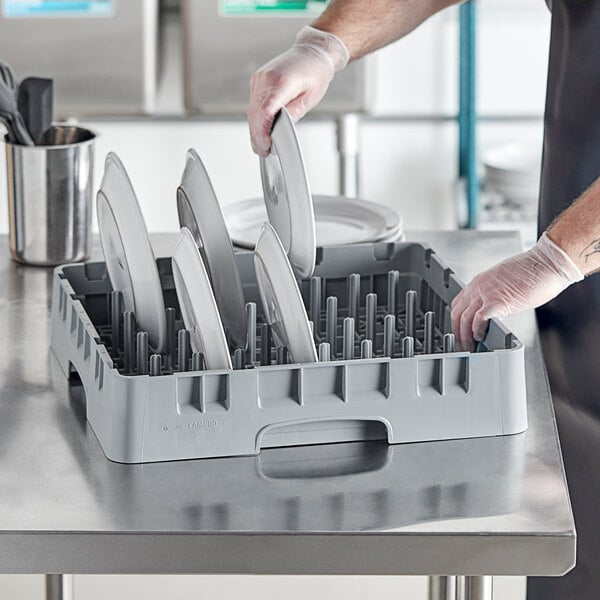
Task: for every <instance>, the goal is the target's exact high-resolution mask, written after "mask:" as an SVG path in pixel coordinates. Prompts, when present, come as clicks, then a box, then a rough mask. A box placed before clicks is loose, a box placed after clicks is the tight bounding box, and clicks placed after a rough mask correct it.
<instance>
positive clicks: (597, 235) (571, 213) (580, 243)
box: [548, 179, 600, 275]
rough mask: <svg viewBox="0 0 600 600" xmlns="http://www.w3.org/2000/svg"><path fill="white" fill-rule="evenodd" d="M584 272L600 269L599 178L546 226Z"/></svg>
mask: <svg viewBox="0 0 600 600" xmlns="http://www.w3.org/2000/svg"><path fill="white" fill-rule="evenodd" d="M548 237H549V238H550V239H551V240H552V241H553V242H554V243H555V244H557V245H558V246H560V247H561V248H562V249H563V250H564V251H565V252H566V253H567V254H568V255H569V256H570V257H571V259H572V260H573V262H574V263H575V264H576V265H577V267H578V268H579V270H580V271H581V272H582V273H583V274H584V275H589V274H590V273H595V272H596V271H598V270H600V179H598V180H597V181H596V182H595V183H594V184H593V185H592V186H591V187H590V188H588V190H587V191H586V192H584V194H583V195H582V196H581V197H580V198H579V200H577V202H575V203H574V204H573V205H572V206H570V207H569V208H567V210H565V212H563V213H562V214H561V215H560V216H559V217H558V218H557V219H556V220H555V221H554V222H553V223H552V224H551V225H550V227H548Z"/></svg>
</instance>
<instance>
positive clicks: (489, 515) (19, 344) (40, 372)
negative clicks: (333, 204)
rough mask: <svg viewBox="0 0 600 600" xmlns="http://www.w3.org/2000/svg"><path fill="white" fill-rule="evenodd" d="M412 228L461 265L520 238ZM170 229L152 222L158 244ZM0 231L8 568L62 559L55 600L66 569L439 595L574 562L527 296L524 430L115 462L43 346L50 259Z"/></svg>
mask: <svg viewBox="0 0 600 600" xmlns="http://www.w3.org/2000/svg"><path fill="white" fill-rule="evenodd" d="M408 237H409V239H414V240H419V241H424V242H427V243H429V244H430V245H431V246H432V247H433V248H434V249H435V250H437V251H438V252H439V254H440V256H442V257H443V258H444V259H445V260H446V262H447V263H448V264H449V265H450V266H452V267H453V268H454V269H455V270H456V271H457V272H458V274H459V275H460V276H462V277H463V278H464V279H469V278H470V277H472V276H473V275H474V274H475V273H476V272H478V271H479V270H481V269H483V268H485V267H487V266H488V265H490V264H493V263H494V262H496V261H497V260H499V259H501V258H503V257H505V256H507V255H509V254H513V253H515V252H517V251H518V250H519V246H520V243H519V240H518V236H517V235H516V234H506V233H484V232H477V231H460V232H444V233H431V232H428V233H425V232H421V233H410V234H409V235H408ZM174 239H175V236H173V235H166V234H165V235H156V236H153V244H154V245H155V248H156V249H157V255H163V256H164V255H169V254H170V253H171V251H172V247H173V243H174ZM0 248H2V250H1V251H0V258H1V260H0V269H1V274H0V275H1V277H2V280H3V282H4V285H3V287H2V289H1V291H0V331H1V332H2V333H1V335H2V344H1V345H0V472H2V474H3V481H4V485H3V487H2V491H1V492H0V572H4V573H49V574H52V575H49V576H48V578H47V592H48V593H47V596H48V598H49V599H52V600H55V599H63V600H64V599H66V598H69V597H70V595H69V594H70V593H71V590H72V583H71V582H72V579H71V577H70V576H61V575H60V574H61V573H113V574H118V573H138V574H143V573H170V574H178V573H207V574H208V573H213V574H216V573H222V574H226V573H253V574H315V575H318V574H331V575H334V574H338V575H344V574H363V575H378V574H381V575H390V574H395V575H436V576H440V577H435V578H433V579H432V586H431V596H430V597H431V598H432V599H440V600H441V599H442V598H443V599H446V600H447V599H448V598H454V597H455V596H456V597H458V598H460V599H461V600H462V599H486V600H489V599H490V598H491V597H492V581H491V576H493V575H561V574H563V573H565V572H567V571H568V570H569V569H570V568H572V566H573V564H574V561H575V528H574V522H573V516H572V513H571V508H570V503H569V498H568V491H567V487H566V482H565V475H564V469H563V465H562V459H561V455H560V449H559V444H558V437H557V431H556V424H555V420H554V412H553V408H552V402H551V397H550V392H549V388H548V383H547V378H546V372H545V368H544V364H543V359H542V356H541V351H540V346H539V340H538V337H537V332H536V327H535V319H534V316H533V314H532V313H528V314H524V315H521V316H519V317H515V318H512V319H511V321H510V322H509V326H510V327H511V328H512V329H513V330H514V331H515V333H517V335H518V336H519V337H520V339H521V340H522V341H523V342H524V343H525V345H526V361H527V365H526V372H527V393H528V402H529V430H528V431H527V432H525V433H523V434H520V435H517V436H504V437H496V438H480V439H472V440H455V441H448V442H435V443H421V444H404V445H395V446H387V444H384V443H381V442H370V443H365V444H340V445H338V444H335V445H329V446H313V447H304V448H291V449H274V450H267V451H263V452H262V453H261V455H260V456H259V457H241V458H234V459H216V460H206V461H180V462H174V463H164V464H149V465H148V464H147V465H119V464H116V463H111V462H110V461H108V460H107V459H106V458H105V457H104V455H103V454H102V451H101V449H100V447H99V445H98V442H97V440H96V439H95V436H94V434H93V432H92V431H91V429H90V427H89V426H88V425H87V422H86V420H85V409H84V404H83V397H84V395H83V391H82V389H81V386H77V385H76V384H68V382H67V381H65V378H64V376H63V375H62V373H61V372H60V370H59V367H58V365H57V364H56V361H55V360H54V358H53V357H52V356H51V355H50V353H49V350H48V345H49V304H50V295H49V289H50V285H51V281H52V275H51V272H50V271H49V270H43V269H38V268H32V267H23V266H19V265H16V264H14V263H11V261H10V259H9V254H8V244H7V240H6V237H4V238H3V239H1V240H0ZM97 252H98V250H97V249H96V253H97ZM96 256H99V255H98V254H96ZM327 461H329V462H327ZM323 464H326V465H330V464H332V465H334V466H335V468H336V469H337V468H338V467H339V468H341V471H340V472H337V471H335V469H334V470H333V471H332V472H331V473H330V472H329V471H327V472H326V473H323V472H322V465H323ZM328 468H329V467H328ZM320 469H321V470H320ZM349 469H350V470H349ZM282 473H283V475H282ZM289 473H292V475H290V474H289ZM453 576H457V577H453ZM456 590H458V595H457V592H456Z"/></svg>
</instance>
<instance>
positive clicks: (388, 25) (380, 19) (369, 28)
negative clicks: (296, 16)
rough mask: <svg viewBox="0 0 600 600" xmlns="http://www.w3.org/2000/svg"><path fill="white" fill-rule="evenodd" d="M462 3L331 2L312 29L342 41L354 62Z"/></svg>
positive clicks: (422, 0) (429, 0) (452, 0)
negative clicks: (452, 6) (329, 34)
mask: <svg viewBox="0 0 600 600" xmlns="http://www.w3.org/2000/svg"><path fill="white" fill-rule="evenodd" d="M460 1H461V0H372V1H371V2H368V1H366V0H358V1H357V0H332V2H331V4H329V6H328V7H327V9H326V10H325V11H324V12H323V14H322V15H321V16H320V17H319V18H318V19H316V20H315V21H314V22H313V23H312V26H313V27H315V28H316V29H320V30H321V31H326V32H328V33H333V34H334V35H335V36H337V37H338V38H340V39H341V40H342V41H343V42H344V44H345V45H346V47H347V48H348V52H349V54H350V60H355V59H357V58H360V57H361V56H364V55H365V54H369V53H370V52H373V51H374V50H378V49H379V48H383V46H387V45H388V44H391V43H392V42H395V41H396V40H399V39H400V38H402V37H404V36H405V35H406V34H407V33H410V32H411V31H412V30H413V29H415V28H416V27H418V26H419V25H420V24H421V23H423V22H424V21H425V20H427V19H428V18H429V17H431V16H432V15H434V14H435V13H437V12H439V11H440V10H442V9H444V8H446V7H448V6H451V5H453V4H458V3H459V2H460Z"/></svg>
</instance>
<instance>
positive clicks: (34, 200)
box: [6, 125, 96, 266]
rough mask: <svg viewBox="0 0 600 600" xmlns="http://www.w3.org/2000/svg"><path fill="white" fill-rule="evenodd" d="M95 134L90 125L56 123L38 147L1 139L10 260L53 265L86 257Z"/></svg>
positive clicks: (90, 210) (88, 245)
mask: <svg viewBox="0 0 600 600" xmlns="http://www.w3.org/2000/svg"><path fill="white" fill-rule="evenodd" d="M95 138H96V136H95V134H94V133H93V132H92V131H90V130H89V129H84V128H82V127H73V126H71V125H65V126H62V125H55V126H54V127H53V128H52V129H51V130H49V132H48V133H47V134H45V136H44V142H45V145H43V146H19V145H15V144H10V143H8V142H7V143H6V166H7V171H8V173H7V174H8V177H7V181H8V212H9V229H10V250H11V254H12V257H13V260H15V261H17V262H20V263H25V264H29V265H38V266H53V265H58V264H62V263H68V262H78V261H82V260H85V259H86V258H88V256H89V251H90V243H91V219H92V198H93V170H94V140H95Z"/></svg>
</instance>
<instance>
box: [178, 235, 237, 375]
mask: <svg viewBox="0 0 600 600" xmlns="http://www.w3.org/2000/svg"><path fill="white" fill-rule="evenodd" d="M171 262H172V265H173V279H174V281H175V290H176V291H177V299H178V300H179V307H180V308H181V315H182V317H183V322H184V324H185V328H186V329H187V330H188V331H189V332H190V344H191V346H192V350H193V351H194V352H202V354H203V355H204V363H205V365H206V368H207V369H211V370H212V369H231V368H232V366H231V357H230V356H229V350H228V348H227V340H226V339H225V332H224V331H223V325H222V324H221V315H220V314H219V309H218V308H217V303H216V302H215V297H214V295H213V292H212V288H211V286H210V279H209V277H208V273H207V272H206V268H205V267H204V262H203V261H202V257H201V256H200V251H199V250H198V246H197V245H196V240H195V239H194V236H193V235H192V234H191V233H190V230H189V229H187V228H186V227H182V228H181V233H180V234H179V239H178V240H177V245H176V246H175V252H174V253H173V258H172V259H171Z"/></svg>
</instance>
